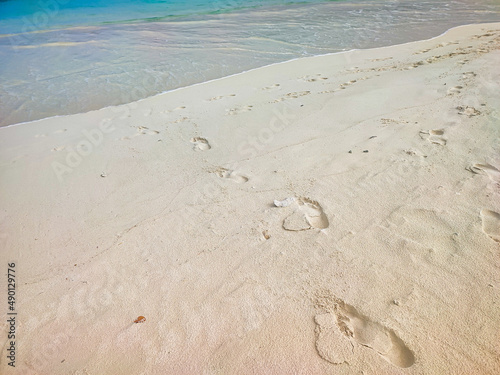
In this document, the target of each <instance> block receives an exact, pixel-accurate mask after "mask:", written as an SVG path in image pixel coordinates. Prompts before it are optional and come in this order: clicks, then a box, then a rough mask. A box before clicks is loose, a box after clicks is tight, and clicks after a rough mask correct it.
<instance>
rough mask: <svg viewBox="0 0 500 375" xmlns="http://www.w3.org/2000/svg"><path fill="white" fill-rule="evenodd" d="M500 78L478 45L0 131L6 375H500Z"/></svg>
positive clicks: (315, 66)
mask: <svg viewBox="0 0 500 375" xmlns="http://www.w3.org/2000/svg"><path fill="white" fill-rule="evenodd" d="M499 61H500V23H495V24H478V25H469V26H462V27H458V28H454V29H451V30H449V31H448V32H447V33H446V34H444V35H441V36H439V37H436V38H434V39H431V40H426V41H419V42H413V43H408V44H404V45H397V46H391V47H385V48H377V49H370V50H358V51H350V52H345V53H339V54H333V55H325V56H318V57H311V58H302V59H298V60H294V61H289V62H286V63H281V64H276V65H271V66H267V67H263V68H259V69H255V70H252V71H249V72H245V73H242V74H238V75H235V76H231V77H227V78H223V79H219V80H216V81H211V82H206V83H203V84H199V85H195V86H191V87H187V88H183V89H178V90H175V91H171V92H167V93H164V94H161V95H158V96H155V97H151V98H148V99H145V100H141V101H139V102H135V103H131V104H127V105H122V106H118V107H108V108H104V109H101V110H98V111H93V112H89V113H83V114H77V115H71V116H61V117H54V118H48V119H44V120H39V121H35V122H31V123H24V124H19V125H14V126H9V127H3V128H0V192H1V194H0V207H1V211H0V233H1V236H0V247H1V248H2V259H3V261H2V267H3V269H4V271H5V272H6V269H7V263H15V264H16V266H15V267H16V296H17V300H16V301H17V305H16V309H17V310H16V311H17V312H18V315H17V327H16V329H17V331H16V336H17V338H16V348H17V349H16V358H17V361H16V368H15V369H13V368H12V367H11V366H9V365H8V360H7V359H6V357H5V355H3V356H2V358H0V373H2V374H11V373H12V374H37V375H42V374H43V375H45V374H47V375H49V374H50V375H59V374H64V375H67V374H74V375H83V374H88V375H108V374H109V375H121V374H123V375H130V374H158V375H159V374H162V375H164V374H179V375H180V374H240V375H243V374H386V375H389V374H482V375H484V374H498V373H500V346H499V345H498V344H499V342H500V329H499V327H500V314H499V301H500V272H499V269H500V257H499V255H500V199H499V196H500V143H499V139H500V137H499V136H500V117H499V112H498V111H499V104H500V70H499V69H498V65H499ZM495 66H496V67H497V68H495ZM138 89H140V88H138ZM6 283H7V279H6V277H5V276H4V277H2V280H1V284H0V285H1V286H2V290H6V289H7V285H6ZM5 303H6V302H5ZM0 311H1V313H2V330H3V331H5V332H4V333H3V334H2V336H1V337H2V343H3V345H4V349H5V348H6V347H7V346H8V345H9V340H7V338H6V337H7V334H6V332H7V331H8V329H9V325H8V323H7V319H8V316H7V315H6V314H7V310H6V309H2V310H0ZM139 316H143V317H145V319H146V320H145V321H144V322H142V323H134V321H135V320H136V319H137V318H138V317H139Z"/></svg>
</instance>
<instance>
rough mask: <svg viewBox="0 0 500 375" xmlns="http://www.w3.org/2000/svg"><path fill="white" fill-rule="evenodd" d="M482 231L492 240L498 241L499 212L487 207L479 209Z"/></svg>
mask: <svg viewBox="0 0 500 375" xmlns="http://www.w3.org/2000/svg"><path fill="white" fill-rule="evenodd" d="M481 220H482V222H483V232H484V233H485V234H486V235H488V236H489V237H490V238H491V239H492V240H493V241H496V242H500V214H499V213H498V212H495V211H490V210H487V209H484V208H483V209H482V210H481Z"/></svg>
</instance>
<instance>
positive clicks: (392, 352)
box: [316, 299, 415, 368]
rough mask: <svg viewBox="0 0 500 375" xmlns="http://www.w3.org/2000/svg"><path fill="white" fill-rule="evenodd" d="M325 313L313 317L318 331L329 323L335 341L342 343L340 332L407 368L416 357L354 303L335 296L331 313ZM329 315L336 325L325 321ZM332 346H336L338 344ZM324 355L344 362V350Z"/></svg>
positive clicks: (350, 339) (389, 360)
mask: <svg viewBox="0 0 500 375" xmlns="http://www.w3.org/2000/svg"><path fill="white" fill-rule="evenodd" d="M325 315H327V316H325ZM325 315H320V316H319V319H318V317H316V324H317V325H318V326H319V329H320V330H324V329H325V328H328V324H329V325H330V327H331V329H332V334H333V335H334V336H335V337H334V338H335V340H336V341H337V343H340V344H342V339H341V338H340V337H339V335H340V334H341V335H343V336H344V337H346V338H347V339H348V340H349V341H351V342H354V343H357V344H359V345H362V346H365V347H367V348H369V349H372V350H373V351H375V352H376V353H377V354H378V355H380V356H381V357H382V358H384V359H385V360H386V361H387V362H389V363H391V364H393V365H394V366H397V367H401V368H407V367H410V366H412V365H413V364H414V363H415V357H414V355H413V353H412V351H411V350H410V349H408V347H407V346H406V345H405V343H404V342H403V340H401V339H400V338H399V337H398V336H397V335H396V333H395V332H394V331H393V330H391V329H389V328H386V327H384V326H383V325H382V324H380V323H377V322H374V321H372V320H370V318H368V317H366V316H364V315H362V314H361V313H359V312H358V311H357V310H356V309H355V308H354V307H353V306H351V305H348V304H347V303H345V302H344V301H342V300H339V299H336V301H335V308H334V314H331V313H329V314H325ZM328 316H329V317H330V319H332V320H333V321H334V322H335V323H336V325H337V327H338V328H337V327H333V326H332V323H328ZM332 337H333V336H332ZM324 339H326V336H325V335H324V336H323V340H322V341H323V342H320V344H322V345H321V348H322V349H323V348H324V346H325V344H326V342H325V341H324ZM345 344H347V341H346V340H344V345H345ZM335 346H336V347H339V346H338V345H335ZM317 347H318V343H317ZM340 350H343V349H340ZM323 351H324V349H323ZM344 351H345V350H344ZM318 352H319V349H318ZM327 354H328V355H329V358H331V359H333V360H334V361H335V362H334V363H338V362H339V361H343V358H345V356H346V353H327ZM320 355H321V352H320ZM347 358H348V357H347ZM325 359H326V358H325ZM327 360H329V359H327Z"/></svg>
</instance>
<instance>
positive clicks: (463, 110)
mask: <svg viewBox="0 0 500 375" xmlns="http://www.w3.org/2000/svg"><path fill="white" fill-rule="evenodd" d="M457 109H458V114H459V115H466V116H469V117H472V116H478V115H480V114H481V112H479V111H478V110H477V109H476V108H474V107H469V106H465V107H464V106H458V107H457Z"/></svg>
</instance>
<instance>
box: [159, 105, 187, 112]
mask: <svg viewBox="0 0 500 375" xmlns="http://www.w3.org/2000/svg"><path fill="white" fill-rule="evenodd" d="M183 109H186V107H185V106H183V105H181V106H180V107H177V108H174V109H167V110H166V111H163V113H172V112H176V111H182V110H183Z"/></svg>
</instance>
